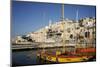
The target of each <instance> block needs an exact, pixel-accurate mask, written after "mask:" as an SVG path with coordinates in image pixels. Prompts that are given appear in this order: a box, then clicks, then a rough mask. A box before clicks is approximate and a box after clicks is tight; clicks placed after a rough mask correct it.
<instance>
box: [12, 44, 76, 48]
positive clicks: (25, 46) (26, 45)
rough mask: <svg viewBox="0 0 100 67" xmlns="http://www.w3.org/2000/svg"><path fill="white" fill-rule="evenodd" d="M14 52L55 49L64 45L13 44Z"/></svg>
mask: <svg viewBox="0 0 100 67" xmlns="http://www.w3.org/2000/svg"><path fill="white" fill-rule="evenodd" d="M65 46H75V44H70V45H68V44H65ZM11 47H12V50H19V49H38V48H55V47H63V45H62V43H29V44H28V43H27V44H25V43H20V44H12V46H11Z"/></svg>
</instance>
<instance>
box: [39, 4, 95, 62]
mask: <svg viewBox="0 0 100 67" xmlns="http://www.w3.org/2000/svg"><path fill="white" fill-rule="evenodd" d="M62 18H63V19H62V29H63V33H62V35H63V39H62V45H63V51H54V52H50V51H49V52H48V51H41V52H39V53H38V54H37V56H38V57H39V58H40V59H43V60H46V61H51V62H58V63H65V62H82V61H88V60H89V59H91V58H93V57H94V56H95V54H94V55H92V54H93V53H96V50H95V48H75V51H74V52H68V51H66V50H65V32H64V31H65V30H64V22H63V21H64V4H63V5H62ZM88 53H90V54H88Z"/></svg>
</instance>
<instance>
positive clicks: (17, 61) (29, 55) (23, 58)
mask: <svg viewBox="0 0 100 67" xmlns="http://www.w3.org/2000/svg"><path fill="white" fill-rule="evenodd" d="M61 49H62V48H50V49H45V50H46V51H56V50H61ZM42 50H43V49H31V50H16V51H12V66H27V65H42V64H55V63H53V62H48V61H44V60H41V59H39V57H37V53H38V52H39V51H42ZM93 60H94V59H93Z"/></svg>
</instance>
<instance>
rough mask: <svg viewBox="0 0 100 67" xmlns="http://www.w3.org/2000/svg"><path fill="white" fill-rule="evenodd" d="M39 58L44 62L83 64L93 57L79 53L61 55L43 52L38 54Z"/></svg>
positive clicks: (59, 53)
mask: <svg viewBox="0 0 100 67" xmlns="http://www.w3.org/2000/svg"><path fill="white" fill-rule="evenodd" d="M38 57H40V58H41V59H43V60H47V61H51V62H59V63H65V62H82V61H87V60H89V59H90V58H92V57H93V56H87V55H78V54H77V53H76V54H74V53H69V52H65V53H61V52H56V54H54V53H50V52H49V53H48V52H42V53H38Z"/></svg>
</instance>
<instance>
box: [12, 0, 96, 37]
mask: <svg viewBox="0 0 100 67" xmlns="http://www.w3.org/2000/svg"><path fill="white" fill-rule="evenodd" d="M77 10H78V12H79V17H78V19H80V18H84V17H95V16H96V13H95V12H96V7H95V6H86V5H84V6H82V5H72V4H66V5H65V18H69V19H72V20H75V18H76V11H77ZM11 13H12V23H11V24H12V27H11V28H12V31H11V34H12V35H11V36H12V37H15V36H16V35H24V34H27V33H28V32H33V31H35V30H38V29H39V28H41V27H44V26H46V25H48V23H49V20H52V21H53V23H54V22H56V21H59V20H60V19H61V4H55V3H39V2H22V1H12V11H11Z"/></svg>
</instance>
